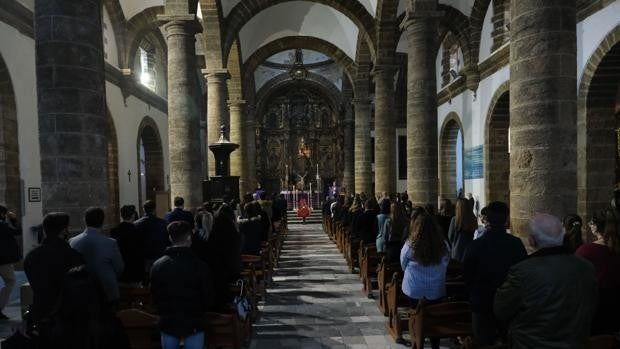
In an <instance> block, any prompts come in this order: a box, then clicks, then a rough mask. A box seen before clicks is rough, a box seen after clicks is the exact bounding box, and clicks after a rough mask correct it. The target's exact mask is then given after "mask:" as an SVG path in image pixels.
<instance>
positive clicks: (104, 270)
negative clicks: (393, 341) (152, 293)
mask: <svg viewBox="0 0 620 349" xmlns="http://www.w3.org/2000/svg"><path fill="white" fill-rule="evenodd" d="M104 218H105V215H104V213H103V210H102V209H101V208H99V207H91V208H89V209H87V210H86V213H85V217H84V220H85V223H86V229H85V230H84V232H83V233H81V234H79V235H77V236H75V237H73V238H71V239H70V240H69V245H71V247H72V248H73V249H74V250H76V251H78V252H80V253H81V254H82V256H83V257H84V260H85V261H86V267H87V268H88V271H89V272H91V273H93V275H95V276H96V277H97V279H98V280H99V282H100V283H101V286H102V287H103V290H104V292H105V295H106V298H107V300H108V302H110V303H114V302H116V301H117V300H118V299H119V291H118V281H117V278H118V277H119V275H121V273H122V272H123V269H124V268H125V265H124V263H123V257H122V256H121V252H120V251H119V249H118V245H117V244H116V240H114V239H112V238H110V237H108V236H106V235H105V234H104V232H103V230H102V229H101V228H102V227H103V220H104Z"/></svg>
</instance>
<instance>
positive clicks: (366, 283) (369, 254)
mask: <svg viewBox="0 0 620 349" xmlns="http://www.w3.org/2000/svg"><path fill="white" fill-rule="evenodd" d="M379 258H380V257H379V255H377V247H376V246H375V245H374V244H369V245H365V246H364V248H363V253H362V260H363V262H362V263H361V264H363V270H362V271H361V272H362V276H361V277H362V285H363V289H364V292H365V293H366V294H367V295H368V297H369V298H371V297H372V290H373V289H374V288H375V285H376V282H377V265H378V264H379Z"/></svg>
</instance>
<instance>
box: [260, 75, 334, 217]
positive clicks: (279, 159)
mask: <svg viewBox="0 0 620 349" xmlns="http://www.w3.org/2000/svg"><path fill="white" fill-rule="evenodd" d="M257 110H258V111H259V115H260V117H259V120H260V123H259V125H258V126H257V129H256V133H257V137H256V139H257V142H256V150H257V155H258V156H257V159H256V161H257V163H256V167H257V175H258V180H259V182H260V183H261V184H262V186H263V188H265V190H266V191H267V192H271V193H280V192H286V193H287V195H289V196H290V195H292V194H291V193H294V192H295V191H297V192H298V193H299V195H302V196H303V195H309V196H310V197H314V196H315V195H316V196H318V197H321V196H323V199H324V195H326V194H327V184H326V183H331V182H332V181H337V182H339V183H340V182H341V181H342V178H343V176H344V166H343V164H344V154H343V152H342V149H343V140H344V131H343V125H342V123H341V120H342V119H343V118H342V115H341V114H342V113H343V111H342V106H341V105H340V104H339V102H338V101H335V100H333V97H332V96H328V95H326V94H324V93H323V91H320V90H318V89H316V88H315V87H312V86H307V85H303V84H301V85H300V86H299V88H296V89H290V88H289V89H285V90H276V91H274V92H272V94H271V95H270V96H266V97H265V98H264V99H262V100H261V101H260V102H259V103H258V105H257ZM291 198H292V196H291ZM317 201H320V199H319V200H313V206H314V203H316V202H317ZM289 202H290V201H289Z"/></svg>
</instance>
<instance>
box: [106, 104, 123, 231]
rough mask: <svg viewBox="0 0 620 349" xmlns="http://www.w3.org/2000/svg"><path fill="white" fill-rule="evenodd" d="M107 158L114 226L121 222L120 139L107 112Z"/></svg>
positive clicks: (109, 203)
mask: <svg viewBox="0 0 620 349" xmlns="http://www.w3.org/2000/svg"><path fill="white" fill-rule="evenodd" d="M106 119H107V124H108V125H107V126H108V128H107V141H108V147H107V159H108V173H107V176H108V217H110V219H109V220H108V223H110V224H112V225H113V226H114V225H116V224H117V223H118V222H120V194H119V181H118V140H117V137H116V127H115V126H114V120H113V119H112V116H111V115H110V112H109V111H108V113H107V118H106Z"/></svg>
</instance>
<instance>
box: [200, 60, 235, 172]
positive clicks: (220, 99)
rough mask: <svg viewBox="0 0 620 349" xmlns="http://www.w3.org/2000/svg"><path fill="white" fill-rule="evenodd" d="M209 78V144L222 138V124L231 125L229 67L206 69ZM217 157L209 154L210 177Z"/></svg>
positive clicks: (206, 77) (207, 78)
mask: <svg viewBox="0 0 620 349" xmlns="http://www.w3.org/2000/svg"><path fill="white" fill-rule="evenodd" d="M202 72H203V74H204V76H205V79H206V80H207V146H209V145H210V144H213V143H215V142H217V140H218V139H219V138H220V126H222V125H229V121H230V118H229V114H228V89H227V86H226V81H227V80H228V79H230V74H229V73H228V70H227V69H204V70H203V71H202ZM214 164H215V158H214V157H213V153H212V152H209V153H208V155H207V168H208V170H209V177H211V176H214V175H215V165H214Z"/></svg>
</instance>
